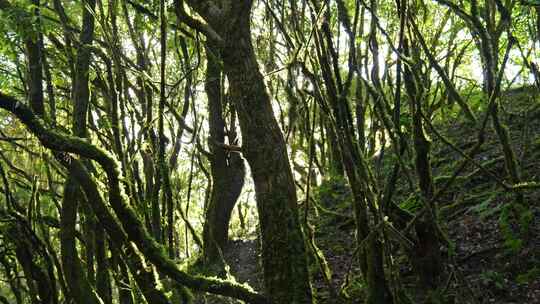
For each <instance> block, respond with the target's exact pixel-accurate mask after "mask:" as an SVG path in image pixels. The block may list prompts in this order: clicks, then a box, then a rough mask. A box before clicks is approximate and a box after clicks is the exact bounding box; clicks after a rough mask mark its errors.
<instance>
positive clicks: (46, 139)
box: [0, 92, 267, 304]
mask: <svg viewBox="0 0 540 304" xmlns="http://www.w3.org/2000/svg"><path fill="white" fill-rule="evenodd" d="M0 108H3V109H5V110H7V111H9V112H11V113H12V114H14V115H15V116H16V117H17V118H18V119H19V120H20V121H21V122H22V123H23V124H24V125H25V126H26V127H27V128H28V129H29V130H30V132H31V133H32V134H34V135H35V136H36V137H37V138H38V139H39V141H40V142H41V144H42V145H43V146H44V147H46V148H49V149H51V150H54V151H59V152H67V153H73V154H77V155H79V156H82V157H85V158H89V159H92V160H94V161H96V162H97V163H99V164H100V165H101V167H102V169H103V170H104V171H105V173H106V174H107V179H108V188H109V203H110V204H111V206H112V208H113V210H114V212H115V213H116V215H117V216H118V219H119V220H120V222H121V224H122V226H123V228H124V229H125V231H126V233H127V235H128V238H129V241H131V242H133V243H135V244H136V245H137V247H138V248H139V250H140V251H141V252H142V253H143V255H144V256H145V257H146V258H147V259H148V260H149V261H151V262H152V263H153V264H154V265H155V266H156V268H157V269H158V271H160V272H161V273H163V274H165V275H167V276H169V277H170V278H171V279H173V280H175V281H176V282H178V283H179V284H182V285H185V286H187V287H189V288H192V289H194V290H198V291H203V292H209V293H213V294H218V295H223V296H227V297H232V298H236V299H240V300H243V301H246V302H248V303H255V304H259V303H267V300H266V298H265V297H264V296H262V295H260V294H257V293H254V292H252V291H250V290H248V289H247V288H245V287H243V286H241V285H238V284H234V283H231V282H227V281H223V280H219V279H214V278H206V277H200V276H192V275H189V274H187V273H185V272H183V271H181V270H180V269H179V268H178V266H177V265H176V264H175V262H174V261H173V260H171V259H169V258H168V257H167V255H166V251H165V250H164V248H163V246H161V245H159V244H158V243H157V242H156V241H154V240H153V239H152V238H151V237H150V235H149V234H148V232H147V231H146V229H145V228H144V225H143V224H142V222H141V220H140V219H139V217H138V216H137V215H136V214H135V212H134V211H133V209H132V208H131V207H129V206H128V205H127V203H126V201H125V200H124V198H123V195H122V192H121V189H120V182H119V180H120V172H119V170H118V164H117V162H116V161H115V160H114V158H113V157H112V156H110V155H109V154H108V153H107V152H105V151H104V150H102V149H100V148H98V147H96V146H94V145H92V144H90V143H88V142H87V141H86V140H83V139H81V138H78V137H74V136H70V135H66V134H62V133H60V132H57V131H55V130H50V129H48V128H46V127H45V126H44V123H43V121H42V120H41V119H39V118H38V117H37V116H36V115H34V113H33V112H32V111H31V110H30V109H29V108H28V107H27V106H26V105H24V104H23V103H21V102H19V101H18V100H16V99H15V98H13V97H11V96H8V95H6V94H4V93H2V92H0Z"/></svg>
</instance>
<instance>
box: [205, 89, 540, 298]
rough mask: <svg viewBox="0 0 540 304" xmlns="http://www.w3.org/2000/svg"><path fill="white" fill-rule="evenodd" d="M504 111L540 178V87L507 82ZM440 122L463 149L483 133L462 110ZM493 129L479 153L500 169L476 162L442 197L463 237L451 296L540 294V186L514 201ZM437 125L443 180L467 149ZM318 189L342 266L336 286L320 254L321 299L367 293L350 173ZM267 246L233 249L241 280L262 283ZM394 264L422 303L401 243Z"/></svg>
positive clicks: (456, 238)
mask: <svg viewBox="0 0 540 304" xmlns="http://www.w3.org/2000/svg"><path fill="white" fill-rule="evenodd" d="M479 113H482V111H480V112H479ZM501 117H502V118H503V121H504V122H505V123H506V124H507V125H508V126H509V130H510V136H511V139H512V144H513V147H514V149H515V153H516V157H517V160H518V162H519V163H520V166H521V168H522V172H521V174H522V180H523V181H538V180H540V170H539V168H540V96H539V95H538V93H534V92H533V91H531V90H530V89H528V88H525V89H522V90H514V91H510V92H507V93H506V94H505V95H504V98H503V102H502V111H501ZM436 127H437V129H438V130H440V132H441V134H442V135H443V136H445V137H446V138H447V139H449V140H450V141H451V142H452V143H454V144H455V145H456V146H457V147H459V148H460V149H464V150H466V149H468V148H470V147H471V146H473V145H474V143H475V141H476V136H477V132H476V131H474V129H473V128H471V125H470V124H468V123H466V122H465V121H463V118H462V117H458V116H456V117H447V118H445V119H443V120H442V122H439V123H437V125H436ZM486 131H487V132H486V142H485V143H484V144H483V146H482V149H481V151H480V152H479V153H478V154H477V155H475V156H474V159H475V160H476V161H477V162H478V163H480V164H482V166H483V167H484V168H486V169H487V170H489V172H490V174H487V173H485V172H484V171H482V170H478V169H477V168H476V167H474V166H472V165H471V164H469V165H467V166H466V168H465V169H464V171H463V172H462V173H461V174H460V177H458V179H457V180H456V181H455V182H454V183H453V184H452V186H451V187H450V188H449V190H448V191H446V194H445V195H444V196H443V197H442V198H441V200H440V201H439V207H440V221H441V223H440V224H441V227H442V229H443V231H444V232H445V233H446V234H447V236H448V238H449V240H450V241H451V243H452V244H454V250H447V249H445V250H444V252H445V259H446V260H447V264H448V268H447V269H446V273H447V275H446V277H445V278H444V282H445V284H444V286H445V288H444V292H443V293H444V297H445V302H446V303H473V304H474V303H495V304H499V303H500V304H502V303H505V304H510V303H515V304H521V303H531V304H532V303H540V191H539V190H534V191H533V190H530V191H526V192H524V193H525V197H524V204H523V206H522V207H523V208H511V206H515V195H514V194H512V193H505V192H504V191H503V190H502V188H501V187H500V186H499V185H498V184H497V183H496V182H495V181H494V180H495V179H494V176H495V177H497V178H499V179H501V180H505V165H504V159H503V157H502V155H503V154H502V150H501V146H500V144H499V142H498V140H497V137H496V135H495V133H494V132H493V131H492V129H491V126H488V129H487V130H486ZM429 135H430V137H431V138H432V140H433V146H432V148H433V158H432V159H431V161H432V166H433V176H434V181H435V183H436V187H442V185H444V183H445V182H446V181H447V180H448V177H449V176H450V175H451V174H452V173H453V171H454V170H455V168H456V164H458V163H459V162H460V161H461V157H460V155H459V154H458V153H457V152H455V151H454V150H453V149H452V148H450V147H449V146H447V145H445V144H444V143H443V142H442V141H441V140H439V139H438V138H437V137H436V136H435V135H434V134H429ZM380 165H381V168H380V170H377V172H379V173H378V174H379V175H380V176H379V178H380V180H381V181H384V176H385V174H388V172H390V170H391V162H390V161H388V163H386V161H384V162H383V163H382V164H380ZM490 175H491V176H490ZM398 183H399V184H398V187H397V190H396V194H395V196H394V201H395V202H401V203H400V206H401V207H402V208H405V209H408V210H409V211H414V210H415V209H416V208H418V207H419V205H418V203H417V201H416V200H415V197H416V196H415V193H411V191H410V188H409V186H408V183H407V182H406V180H405V178H403V177H402V178H400V180H399V182H398ZM314 190H315V191H314V192H315V195H314V198H315V200H317V202H318V204H319V205H320V206H321V207H323V208H324V209H325V210H326V211H321V210H322V209H320V208H319V209H320V210H319V212H318V214H317V215H313V216H312V217H311V218H310V222H311V224H312V225H314V227H315V241H316V244H317V246H318V247H319V248H320V249H321V250H322V252H323V253H324V256H325V258H326V261H327V262H328V265H329V267H330V269H331V270H332V281H331V285H332V287H331V288H329V286H328V283H327V282H326V281H325V280H324V279H323V276H322V275H321V272H320V271H318V267H317V264H316V263H311V264H312V273H314V283H313V287H314V290H315V291H316V295H317V298H318V303H362V301H361V299H362V298H363V295H362V283H361V279H360V269H359V266H358V263H356V261H355V258H354V257H353V254H354V251H355V241H354V223H353V221H352V218H351V216H352V212H351V210H350V205H351V204H350V194H349V193H348V190H347V186H346V183H345V181H343V180H332V181H327V182H324V183H323V185H321V186H320V187H319V188H317V189H314ZM393 247H396V248H397V246H393ZM258 248H259V246H258V243H257V241H256V240H234V241H231V243H230V245H229V249H228V250H226V252H225V259H226V260H227V262H228V263H229V265H230V270H231V273H232V274H233V275H234V276H235V277H236V279H237V281H239V282H247V283H248V284H249V285H250V286H252V287H253V288H254V289H255V290H259V291H260V290H261V287H262V270H261V267H260V263H259V262H258V261H259V255H260V253H259V250H258ZM451 252H453V253H452V254H451ZM394 265H395V268H396V269H395V272H394V273H396V272H397V273H399V277H400V278H401V281H402V282H403V287H404V288H405V290H406V291H407V294H408V295H409V296H410V298H411V299H412V301H413V303H422V302H423V301H422V300H421V299H422V298H423V297H424V292H423V291H422V289H421V288H419V286H418V283H417V282H416V280H415V275H414V273H413V271H412V269H411V266H410V263H409V262H408V261H407V260H406V258H405V257H404V255H403V254H401V253H400V250H399V249H396V252H395V253H394ZM331 289H333V290H334V292H335V293H334V292H332V290H331ZM336 293H337V294H339V296H338V297H336V296H335V294H336ZM229 302H231V303H232V301H230V300H225V299H224V298H220V299H216V298H214V297H206V299H204V300H202V299H199V301H198V303H229ZM284 304H285V303H284Z"/></svg>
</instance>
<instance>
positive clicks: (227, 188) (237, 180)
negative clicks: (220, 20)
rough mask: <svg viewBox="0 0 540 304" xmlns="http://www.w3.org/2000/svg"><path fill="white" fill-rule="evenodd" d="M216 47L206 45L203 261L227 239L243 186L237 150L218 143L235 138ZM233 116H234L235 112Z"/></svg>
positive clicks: (216, 252)
mask: <svg viewBox="0 0 540 304" xmlns="http://www.w3.org/2000/svg"><path fill="white" fill-rule="evenodd" d="M220 57H221V56H220V55H219V50H218V48H216V47H215V45H214V46H212V45H208V46H207V49H206V58H207V64H206V65H207V68H206V81H205V89H206V95H207V97H208V126H209V129H210V139H209V143H208V145H209V147H210V153H211V155H210V170H211V175H212V193H211V194H210V201H209V203H208V206H207V208H206V214H205V221H204V227H203V243H204V259H205V262H206V263H214V262H219V261H220V260H221V257H220V251H222V250H223V249H224V248H225V246H226V244H227V241H228V239H229V236H228V231H229V222H230V219H231V213H232V210H233V208H234V206H235V204H236V201H237V200H238V197H239V196H240V192H241V191H242V187H243V185H244V176H245V168H244V160H243V159H242V157H241V156H240V154H239V153H236V152H233V153H231V152H229V151H226V150H225V149H223V147H222V146H220V145H219V144H223V143H225V139H226V138H228V140H229V143H232V141H234V140H235V137H236V132H234V129H235V128H236V125H231V126H230V128H229V132H228V134H225V130H226V127H225V118H224V116H223V97H224V96H222V86H221V82H222V69H221V68H220V62H219V60H220ZM232 115H235V113H234V111H233V112H232Z"/></svg>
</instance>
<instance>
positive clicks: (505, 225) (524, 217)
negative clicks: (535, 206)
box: [499, 203, 534, 253]
mask: <svg viewBox="0 0 540 304" xmlns="http://www.w3.org/2000/svg"><path fill="white" fill-rule="evenodd" d="M533 217H534V216H533V213H532V211H531V210H530V209H529V208H527V207H525V206H523V205H521V204H517V203H512V204H509V203H508V204H505V205H504V206H503V207H502V210H501V214H500V216H499V227H500V229H501V233H502V235H503V238H504V244H505V246H506V247H507V248H508V250H509V251H510V253H517V252H519V251H520V250H521V249H522V248H523V243H524V240H526V239H527V236H528V233H529V230H530V225H531V223H532V221H533ZM515 230H517V232H516V231H515Z"/></svg>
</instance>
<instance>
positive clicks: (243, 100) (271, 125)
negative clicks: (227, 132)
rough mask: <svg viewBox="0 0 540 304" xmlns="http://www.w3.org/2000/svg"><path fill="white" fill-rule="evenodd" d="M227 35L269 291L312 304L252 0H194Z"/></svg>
mask: <svg viewBox="0 0 540 304" xmlns="http://www.w3.org/2000/svg"><path fill="white" fill-rule="evenodd" d="M190 4H191V5H192V7H193V8H194V9H195V10H197V11H198V12H199V14H200V15H201V16H202V17H203V18H205V20H206V21H207V22H208V23H209V24H210V26H212V28H213V29H215V30H216V31H217V33H218V34H219V35H220V37H221V38H222V41H221V42H222V44H221V45H220V50H221V56H222V59H223V67H224V71H225V74H226V75H227V80H228V81H229V95H230V98H231V100H232V101H233V102H234V103H235V106H236V110H237V111H238V118H239V122H240V128H241V131H242V140H243V142H242V153H243V156H244V157H245V158H246V160H247V161H248V163H249V166H250V168H251V172H252V177H253V180H254V184H255V191H256V199H257V209H258V212H259V224H260V230H261V236H262V238H261V239H262V260H263V267H264V281H265V289H266V293H267V295H268V297H269V300H270V302H271V303H276V304H277V303H280V304H281V303H312V292H311V285H310V281H309V274H308V269H307V260H306V248H305V243H304V237H303V232H302V230H301V226H300V223H299V218H298V210H297V197H296V189H295V185H294V179H293V176H292V171H291V168H290V165H289V159H288V156H287V149H286V146H285V141H284V138H283V134H282V133H281V130H280V129H279V125H278V123H277V121H276V119H275V117H274V114H273V110H272V105H271V103H270V97H269V95H268V93H267V91H266V87H265V84H264V80H263V77H262V75H261V73H260V71H259V67H258V63H257V59H256V55H255V52H254V50H253V46H252V41H251V27H250V23H251V22H250V21H251V18H250V17H251V13H250V12H251V7H252V1H251V0H242V1H227V3H224V5H222V6H221V5H220V6H219V8H218V6H217V5H216V3H214V2H213V1H190Z"/></svg>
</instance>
